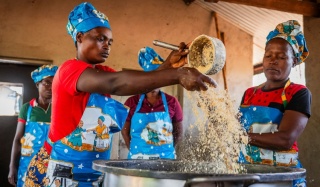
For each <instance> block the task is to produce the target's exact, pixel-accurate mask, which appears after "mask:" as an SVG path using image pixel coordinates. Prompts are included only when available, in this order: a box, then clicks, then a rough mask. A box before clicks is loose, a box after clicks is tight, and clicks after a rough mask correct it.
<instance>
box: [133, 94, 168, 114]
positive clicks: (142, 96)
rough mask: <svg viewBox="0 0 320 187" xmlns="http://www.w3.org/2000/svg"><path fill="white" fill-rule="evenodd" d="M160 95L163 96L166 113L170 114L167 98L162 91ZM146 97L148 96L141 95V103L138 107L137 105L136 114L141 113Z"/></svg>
mask: <svg viewBox="0 0 320 187" xmlns="http://www.w3.org/2000/svg"><path fill="white" fill-rule="evenodd" d="M160 94H161V98H162V102H163V106H164V111H165V112H169V107H168V103H167V99H166V96H165V94H164V93H163V92H162V91H160ZM145 96H146V94H141V96H140V99H139V102H138V105H137V107H136V110H135V111H134V113H137V112H139V110H140V108H141V106H142V103H143V100H144V98H145Z"/></svg>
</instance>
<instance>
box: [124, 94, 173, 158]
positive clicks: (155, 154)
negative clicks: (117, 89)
mask: <svg viewBox="0 0 320 187" xmlns="http://www.w3.org/2000/svg"><path fill="white" fill-rule="evenodd" d="M160 93H161V98H162V101H163V105H164V109H165V111H163V112H151V113H139V110H140V108H141V106H142V103H143V100H144V98H145V94H143V95H141V96H140V99H139V102H138V105H137V108H136V110H135V112H134V114H133V116H132V119H131V128H130V136H131V142H130V150H129V153H128V159H159V158H164V159H175V157H176V155H175V149H174V145H173V135H172V130H173V126H172V122H171V118H170V114H169V109H168V103H167V99H166V97H165V94H164V93H162V92H160Z"/></svg>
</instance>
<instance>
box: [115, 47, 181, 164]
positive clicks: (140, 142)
mask: <svg viewBox="0 0 320 187" xmlns="http://www.w3.org/2000/svg"><path fill="white" fill-rule="evenodd" d="M138 61H139V65H140V66H141V67H142V68H143V70H144V71H146V72H148V71H153V70H156V69H158V67H159V66H160V64H162V63H163V61H164V60H163V59H162V58H161V57H160V56H159V55H158V54H157V53H156V52H155V51H154V50H153V49H152V48H150V47H146V48H142V49H141V50H140V51H139V55H138ZM125 105H126V106H128V107H130V112H129V115H128V117H127V120H126V123H125V125H124V127H123V129H122V131H121V133H122V136H123V139H124V141H125V143H126V146H127V148H128V149H129V154H128V158H129V159H158V158H167V159H175V158H176V154H175V145H177V144H178V142H179V141H180V139H181V136H182V131H183V128H182V120H183V113H182V109H181V106H180V103H179V102H178V100H177V99H176V98H175V97H173V96H171V95H169V94H166V93H164V92H162V91H160V89H159V88H156V89H154V90H152V91H150V92H147V93H144V94H141V95H135V96H132V97H130V98H128V99H127V101H126V102H125Z"/></svg>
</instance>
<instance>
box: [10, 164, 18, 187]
mask: <svg viewBox="0 0 320 187" xmlns="http://www.w3.org/2000/svg"><path fill="white" fill-rule="evenodd" d="M16 176H17V169H16V168H15V167H11V166H10V171H9V175H8V181H9V183H10V184H11V185H12V186H16V185H17V179H16Z"/></svg>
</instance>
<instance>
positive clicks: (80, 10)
mask: <svg viewBox="0 0 320 187" xmlns="http://www.w3.org/2000/svg"><path fill="white" fill-rule="evenodd" d="M96 27H106V28H108V29H110V30H111V27H110V24H109V20H108V17H107V16H105V15H104V14H103V13H101V12H99V11H98V10H97V9H95V8H94V7H93V6H92V4H90V3H87V2H84V3H81V4H79V5H78V6H76V7H75V8H74V9H73V10H72V11H71V12H70V14H69V21H68V24H67V31H68V34H70V35H71V37H72V39H73V41H74V42H76V36H77V33H78V32H82V33H85V32H88V31H90V30H91V29H94V28H96Z"/></svg>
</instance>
